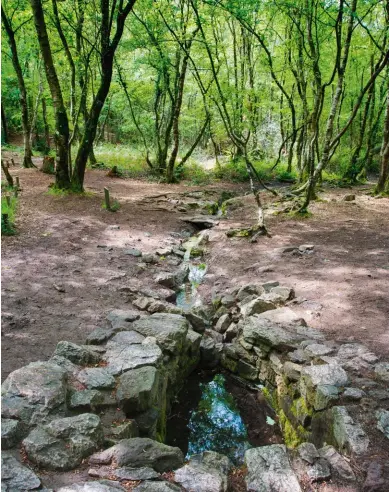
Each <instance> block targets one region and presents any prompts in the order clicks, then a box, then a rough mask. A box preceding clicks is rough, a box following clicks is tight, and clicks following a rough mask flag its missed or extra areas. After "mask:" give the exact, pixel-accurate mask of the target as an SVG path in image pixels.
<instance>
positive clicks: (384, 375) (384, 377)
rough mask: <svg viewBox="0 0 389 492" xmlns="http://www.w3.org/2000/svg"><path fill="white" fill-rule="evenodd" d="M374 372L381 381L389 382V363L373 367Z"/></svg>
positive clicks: (381, 363)
mask: <svg viewBox="0 0 389 492" xmlns="http://www.w3.org/2000/svg"><path fill="white" fill-rule="evenodd" d="M374 372H375V373H376V375H377V378H378V379H380V380H381V381H385V382H389V362H380V363H378V364H376V365H375V367H374Z"/></svg>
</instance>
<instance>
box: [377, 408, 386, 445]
mask: <svg viewBox="0 0 389 492" xmlns="http://www.w3.org/2000/svg"><path fill="white" fill-rule="evenodd" d="M376 418H377V429H378V430H380V431H381V432H382V433H383V434H384V436H385V437H386V438H388V439H389V411H388V410H384V409H383V408H381V409H380V410H378V411H377V412H376Z"/></svg>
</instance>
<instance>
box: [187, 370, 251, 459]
mask: <svg viewBox="0 0 389 492" xmlns="http://www.w3.org/2000/svg"><path fill="white" fill-rule="evenodd" d="M200 388H201V390H202V396H201V400H200V402H199V404H198V407H197V408H196V409H195V410H193V411H192V414H191V416H190V420H189V424H188V428H189V442H188V454H187V458H189V457H190V456H191V455H193V454H198V453H201V452H203V451H209V450H210V451H216V452H219V453H222V454H224V455H226V456H228V457H229V458H230V459H231V461H232V462H233V463H235V464H241V463H243V457H244V453H245V451H246V450H247V449H249V448H250V447H251V446H250V444H249V442H248V435H247V429H246V426H245V424H244V423H243V420H242V418H241V416H240V413H239V410H238V407H237V405H236V403H235V401H234V398H233V396H232V395H231V394H230V393H228V391H227V390H226V388H225V378H224V376H223V375H222V374H218V375H217V376H215V377H214V379H213V381H211V382H209V383H206V384H201V386H200Z"/></svg>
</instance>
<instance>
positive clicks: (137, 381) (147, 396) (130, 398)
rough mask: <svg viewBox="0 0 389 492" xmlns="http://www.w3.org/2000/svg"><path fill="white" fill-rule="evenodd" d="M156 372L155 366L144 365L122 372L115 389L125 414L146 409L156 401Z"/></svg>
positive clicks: (157, 379)
mask: <svg viewBox="0 0 389 492" xmlns="http://www.w3.org/2000/svg"><path fill="white" fill-rule="evenodd" d="M158 382H159V378H158V372H157V370H156V369H155V367H152V366H145V367H140V368H138V369H132V370H131V371H127V372H125V373H124V374H122V375H121V376H120V378H119V384H118V387H117V391H116V399H117V402H118V404H119V406H120V407H121V408H122V409H123V410H124V412H125V413H126V414H127V415H130V414H131V413H132V412H134V413H140V412H145V411H146V410H148V409H149V408H150V407H151V406H152V405H153V404H155V403H156V400H157V394H158Z"/></svg>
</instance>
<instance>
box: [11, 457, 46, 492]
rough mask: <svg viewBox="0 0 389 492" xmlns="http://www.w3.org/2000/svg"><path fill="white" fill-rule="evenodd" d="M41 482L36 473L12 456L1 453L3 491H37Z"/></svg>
mask: <svg viewBox="0 0 389 492" xmlns="http://www.w3.org/2000/svg"><path fill="white" fill-rule="evenodd" d="M40 484H41V481H40V479H39V478H38V477H37V476H36V475H35V473H34V472H33V471H32V470H30V469H29V468H27V467H26V466H23V465H22V464H21V463H19V461H17V460H16V459H15V458H14V457H13V456H12V455H10V454H9V453H7V452H4V451H2V453H1V491H2V492H17V491H19V490H22V491H27V490H36V489H37V488H38V487H40Z"/></svg>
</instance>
